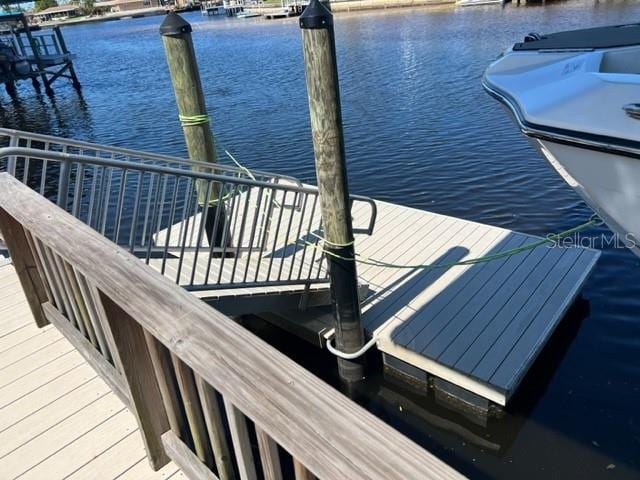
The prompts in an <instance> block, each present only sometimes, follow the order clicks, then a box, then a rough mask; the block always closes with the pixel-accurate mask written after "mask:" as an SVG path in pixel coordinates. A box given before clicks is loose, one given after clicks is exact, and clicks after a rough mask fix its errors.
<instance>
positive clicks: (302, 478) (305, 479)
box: [293, 458, 316, 480]
mask: <svg viewBox="0 0 640 480" xmlns="http://www.w3.org/2000/svg"><path fill="white" fill-rule="evenodd" d="M293 473H294V475H295V477H296V480H315V478H316V476H315V475H314V474H313V473H311V472H310V471H309V470H307V467H305V466H304V465H303V464H302V463H300V461H299V460H298V459H296V458H294V459H293Z"/></svg>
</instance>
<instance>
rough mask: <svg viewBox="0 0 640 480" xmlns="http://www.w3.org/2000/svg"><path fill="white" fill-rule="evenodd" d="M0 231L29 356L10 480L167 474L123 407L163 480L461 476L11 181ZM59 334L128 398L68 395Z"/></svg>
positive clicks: (67, 362)
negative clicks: (183, 479) (182, 479)
mask: <svg viewBox="0 0 640 480" xmlns="http://www.w3.org/2000/svg"><path fill="white" fill-rule="evenodd" d="M0 230H1V231H2V233H3V236H4V240H5V241H6V243H7V246H8V247H9V250H10V252H11V258H12V261H13V263H14V265H15V270H14V268H13V267H7V266H5V267H3V268H2V269H0V285H2V286H3V290H2V294H3V295H6V299H8V301H6V299H5V298H3V302H2V304H1V305H2V306H3V308H2V310H3V312H2V313H3V315H2V323H1V324H0V354H6V355H9V356H10V355H11V354H12V353H7V352H13V353H17V358H15V359H14V361H12V360H11V359H10V358H9V360H8V361H7V359H6V358H5V363H4V364H3V368H2V371H3V377H1V378H2V381H3V382H6V383H5V385H4V386H3V387H2V388H0V402H3V407H4V408H3V409H2V410H0V420H1V421H2V422H4V427H5V429H4V430H3V431H2V432H0V433H1V434H4V433H5V431H6V428H11V426H12V425H14V424H16V423H20V422H22V421H24V422H25V423H24V424H22V425H19V426H18V427H17V428H16V429H15V431H13V433H11V435H10V438H8V442H9V446H8V447H7V446H6V445H2V444H0V445H2V446H0V449H2V448H8V449H9V450H10V451H9V454H10V455H9V457H8V458H10V459H11V461H12V463H11V464H9V463H6V464H0V468H2V470H0V471H1V472H2V475H3V477H7V478H25V477H26V478H50V479H62V478H82V475H85V478H86V476H88V478H101V479H102V478H136V479H141V478H156V477H147V476H145V475H146V474H147V473H148V470H147V469H148V467H146V465H144V467H146V469H145V468H143V467H141V466H140V465H142V464H141V462H139V461H138V460H140V459H139V454H140V449H139V445H140V444H137V445H138V446H137V447H136V444H135V442H133V443H131V444H127V445H126V447H127V448H124V447H123V446H122V445H120V443H119V441H124V440H125V439H126V438H128V436H129V435H135V434H136V429H135V426H134V425H132V424H131V423H129V417H128V416H127V415H128V412H127V411H126V410H125V408H124V404H126V405H128V406H129V408H130V409H131V411H132V412H134V413H135V418H136V420H137V426H138V432H137V433H138V434H139V435H140V436H141V437H142V440H143V441H144V446H145V449H146V452H147V459H148V460H149V462H150V464H151V465H152V468H153V469H154V470H157V471H158V473H157V475H158V476H157V478H167V477H169V476H170V475H178V476H179V473H178V472H177V470H176V469H175V467H174V465H173V464H172V463H171V461H173V462H174V463H175V465H178V466H179V467H180V469H181V471H182V472H184V474H185V475H186V476H187V477H188V478H193V479H194V480H195V479H206V480H213V479H216V478H221V479H230V478H262V476H261V477H258V471H259V470H258V469H260V470H261V471H262V472H263V475H264V478H283V475H287V477H289V476H291V474H295V478H298V479H309V478H315V477H317V478H327V479H338V478H350V479H354V480H355V479H360V478H361V479H365V478H380V479H382V478H424V479H440V480H445V479H454V478H462V477H461V476H460V474H459V473H458V472H456V471H454V470H453V469H451V468H450V467H448V466H447V465H446V464H444V463H442V462H441V461H440V460H438V459H437V458H435V457H434V456H433V455H431V454H430V453H429V452H427V451H426V450H424V449H423V448H421V447H420V446H418V445H417V444H415V443H413V442H412V441H411V440H410V439H408V438H407V437H405V436H404V435H402V434H401V433H399V432H398V431H396V430H394V429H393V428H392V427H390V426H388V425H386V424H385V423H384V422H382V421H381V420H380V419H378V418H376V417H374V416H373V415H372V414H371V413H369V412H367V411H366V410H364V409H363V408H362V407H360V406H358V405H357V404H356V403H354V402H353V401H351V400H350V399H348V398H347V397H345V396H344V395H342V394H341V393H339V392H338V391H337V390H335V389H334V388H332V387H330V386H329V385H327V384H325V383H324V382H322V381H321V380H320V379H318V378H317V377H315V376H314V375H312V374H311V373H310V372H308V371H306V370H305V369H303V368H302V367H301V366H300V365H298V364H296V363H295V362H293V361H292V360H291V359H289V358H287V357H286V356H284V355H283V354H282V353H280V352H278V351H277V350H276V349H274V348H273V347H271V346H270V345H268V344H266V343H265V342H264V341H262V340H260V339H259V338H258V337H256V336H255V335H253V334H252V333H251V332H249V331H247V330H246V329H245V328H243V327H242V326H240V325H238V324H237V323H235V322H234V321H233V320H231V319H230V318H227V317H225V316H224V315H222V314H220V313H219V312H217V311H216V310H214V309H212V308H210V307H209V306H207V305H206V304H204V303H203V302H201V301H199V300H198V299H197V298H196V297H195V296H194V295H192V294H190V293H188V292H186V291H185V290H184V289H182V288H180V287H178V286H176V285H175V284H174V283H172V282H170V281H169V280H167V278H164V277H163V276H162V275H159V274H158V273H157V272H155V271H154V270H153V269H151V268H149V267H148V266H147V265H144V264H143V263H142V262H140V261H139V259H137V258H136V257H134V256H133V255H131V254H129V253H127V252H126V251H125V250H123V249H122V248H120V247H118V246H116V245H115V244H114V243H112V242H110V241H109V240H107V239H106V238H104V237H103V236H102V235H101V234H99V233H97V232H96V231H94V230H92V229H91V228H89V227H88V226H86V225H84V224H83V223H82V222H80V221H79V220H78V219H76V218H74V217H72V216H71V215H69V214H68V213H66V212H64V211H63V210H62V209H60V208H58V207H56V206H55V205H53V204H52V203H51V202H49V201H48V200H47V199H45V198H44V197H41V196H39V195H38V194H37V193H35V192H33V191H31V190H30V189H29V188H28V187H26V186H24V185H22V184H20V183H19V182H18V181H17V180H15V179H14V178H13V177H10V176H9V175H8V174H6V173H5V174H0ZM96 258H99V259H100V260H99V262H96ZM16 274H17V277H18V279H17V280H16ZM17 285H20V286H21V289H22V291H24V296H20V291H21V289H20V288H19V287H18V286H17ZM14 302H17V304H18V306H17V307H16V306H13V305H12V303H14ZM27 305H28V308H29V310H27ZM149 305H153V308H149ZM12 309H14V310H16V311H15V312H13V313H11V312H12ZM28 311H31V313H32V314H33V316H32V317H31V316H30V315H29V314H28V313H27V312H28ZM29 321H33V323H35V324H36V325H38V326H40V327H41V328H42V330H40V332H37V331H35V330H33V329H32V327H30V326H29V325H28V324H27V322H29ZM33 323H32V325H33ZM49 323H52V324H53V325H54V326H55V327H56V328H57V330H58V331H59V332H60V333H62V334H63V335H64V336H65V338H66V339H67V340H69V342H70V343H71V344H72V345H73V346H74V347H75V348H76V350H77V352H78V353H79V354H81V355H82V357H84V359H85V360H86V361H87V362H88V363H89V364H90V365H91V366H92V367H93V369H94V370H95V371H96V372H97V373H98V375H99V376H100V377H101V378H102V379H104V380H105V383H106V384H108V385H109V387H111V388H112V389H113V390H114V391H116V392H117V397H115V396H114V395H113V394H110V393H108V391H106V390H105V388H106V386H105V385H103V384H101V383H100V382H97V381H96V383H95V384H93V383H91V382H93V381H94V377H95V375H94V374H92V372H90V371H89V372H87V371H85V375H86V376H85V377H82V378H76V380H75V381H76V385H75V386H71V385H69V384H68V383H69V381H68V378H69V377H65V375H66V374H68V373H69V372H73V373H74V374H78V371H79V370H81V369H82V368H83V366H84V362H83V360H82V359H81V358H80V357H79V356H78V353H76V351H74V350H71V349H70V348H69V347H68V346H67V344H65V343H64V341H63V340H62V339H60V338H59V337H58V336H57V335H58V333H57V332H56V331H55V330H53V329H52V328H51V327H49V326H48V324H49ZM29 329H31V331H30V330H29ZM14 348H15V350H14ZM7 349H8V350H7ZM21 350H22V351H23V353H24V354H26V357H25V356H24V355H23V353H21V352H20V351H21ZM47 355H49V356H47ZM16 362H18V363H16ZM85 370H86V369H85ZM9 372H12V373H11V375H9ZM69 375H71V373H69ZM53 385H56V386H57V387H58V391H50V390H48V389H50V388H53V387H52V386H53ZM92 388H95V389H97V390H95V391H93V390H92ZM80 390H88V393H87V395H88V398H85V397H84V396H83V394H82V393H81V391H80ZM100 392H101V393H100ZM65 395H68V397H66V398H62V399H60V396H63V397H64V396H65ZM5 396H6V397H5ZM120 399H122V402H123V403H118V402H119V401H120ZM83 404H84V405H88V410H87V412H81V411H82V410H83V409H82V405H83ZM337 432H340V434H337ZM13 436H15V437H16V438H18V440H17V443H11V442H16V440H14V438H13ZM138 438H139V437H138ZM76 440H77V441H78V442H81V443H77V444H76V443H75V442H76ZM118 440H119V441H118ZM117 445H120V446H119V447H117ZM30 446H33V449H32V450H30V449H29V448H30ZM73 447H77V448H73ZM123 448H124V451H121V449H123ZM0 451H1V450H0ZM63 452H64V454H65V455H66V454H68V455H72V457H64V456H62V454H63ZM13 453H15V455H13ZM258 455H259V460H258ZM4 460H5V459H4V458H2V460H1V461H4ZM116 466H119V467H124V469H123V470H120V472H119V473H113V474H108V475H107V474H105V472H108V471H112V470H114V467H116ZM139 468H140V469H141V470H138V469H139ZM128 472H132V473H131V474H130V475H129V474H128ZM214 472H216V473H217V474H218V475H219V476H218V475H216V473H214ZM287 472H291V473H287ZM73 475H76V477H73ZM118 475H119V476H118ZM127 475H129V476H127ZM314 476H315V477H314Z"/></svg>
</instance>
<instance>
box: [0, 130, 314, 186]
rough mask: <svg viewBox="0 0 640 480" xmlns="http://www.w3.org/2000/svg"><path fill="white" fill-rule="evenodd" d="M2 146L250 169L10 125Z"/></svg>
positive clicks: (215, 169)
mask: <svg viewBox="0 0 640 480" xmlns="http://www.w3.org/2000/svg"><path fill="white" fill-rule="evenodd" d="M0 146H14V147H25V148H35V149H39V150H45V151H57V152H65V153H73V154H77V155H82V156H92V157H97V158H108V159H112V160H122V161H131V162H137V163H144V164H153V165H164V166H168V167H169V166H170V167H175V168H180V167H181V166H188V167H191V168H193V169H195V170H199V171H204V172H209V173H218V174H229V175H237V176H246V177H249V175H248V172H247V170H245V169H243V168H239V167H236V166H230V165H222V164H211V163H208V162H205V161H195V160H189V159H184V158H180V157H175V156H171V155H163V154H159V153H152V152H145V151H142V150H134V149H129V148H121V147H114V146H110V145H101V144H97V143H91V142H85V141H82V140H73V139H68V138H63V137H56V136H52V135H43V134H39V133H32V132H24V131H21V130H14V129H9V128H0ZM251 174H252V175H253V176H254V177H255V179H256V180H263V181H277V180H283V181H288V182H293V183H295V184H297V185H298V186H300V187H302V182H301V181H300V180H298V179H297V178H295V177H291V176H288V175H279V174H274V173H270V172H264V171H261V170H253V169H252V170H251Z"/></svg>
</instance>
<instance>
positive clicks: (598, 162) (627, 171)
mask: <svg viewBox="0 0 640 480" xmlns="http://www.w3.org/2000/svg"><path fill="white" fill-rule="evenodd" d="M533 143H534V145H535V146H536V147H537V149H538V150H539V151H540V153H541V154H542V155H543V156H544V158H545V159H546V160H547V161H548V162H549V164H550V165H551V166H552V167H553V168H554V169H555V170H556V172H558V174H559V175H560V176H561V177H562V178H563V179H564V180H565V182H567V183H568V184H569V185H570V186H571V187H572V188H573V189H574V190H575V191H576V192H577V193H578V194H579V195H580V196H581V197H582V199H583V200H584V201H585V202H586V203H587V204H588V205H589V206H590V207H591V208H592V209H593V210H594V211H595V212H596V213H597V214H598V215H599V216H600V218H602V220H603V221H604V222H605V223H606V224H607V225H608V226H609V228H611V229H612V230H613V231H614V233H616V234H617V237H618V238H616V239H615V242H616V244H624V245H626V246H627V247H628V248H630V249H631V250H632V251H633V252H634V253H635V254H636V255H638V256H640V240H639V239H640V215H639V214H638V205H640V190H639V189H638V185H640V160H638V159H637V158H632V157H628V156H624V155H616V154H613V153H605V152H602V151H596V150H589V149H583V148H580V147H576V146H573V145H567V144H561V143H555V142H552V141H549V140H541V139H536V138H534V139H533Z"/></svg>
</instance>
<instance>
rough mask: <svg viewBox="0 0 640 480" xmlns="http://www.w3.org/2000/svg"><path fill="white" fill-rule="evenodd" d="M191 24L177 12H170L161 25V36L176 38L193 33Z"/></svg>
mask: <svg viewBox="0 0 640 480" xmlns="http://www.w3.org/2000/svg"><path fill="white" fill-rule="evenodd" d="M191 30H192V29H191V24H190V23H189V22H187V21H186V20H185V19H184V18H182V17H181V16H180V15H178V14H177V13H175V12H169V13H168V14H167V16H166V17H165V19H164V22H162V25H160V35H162V36H165V37H166V36H175V35H182V34H183V33H191Z"/></svg>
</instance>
